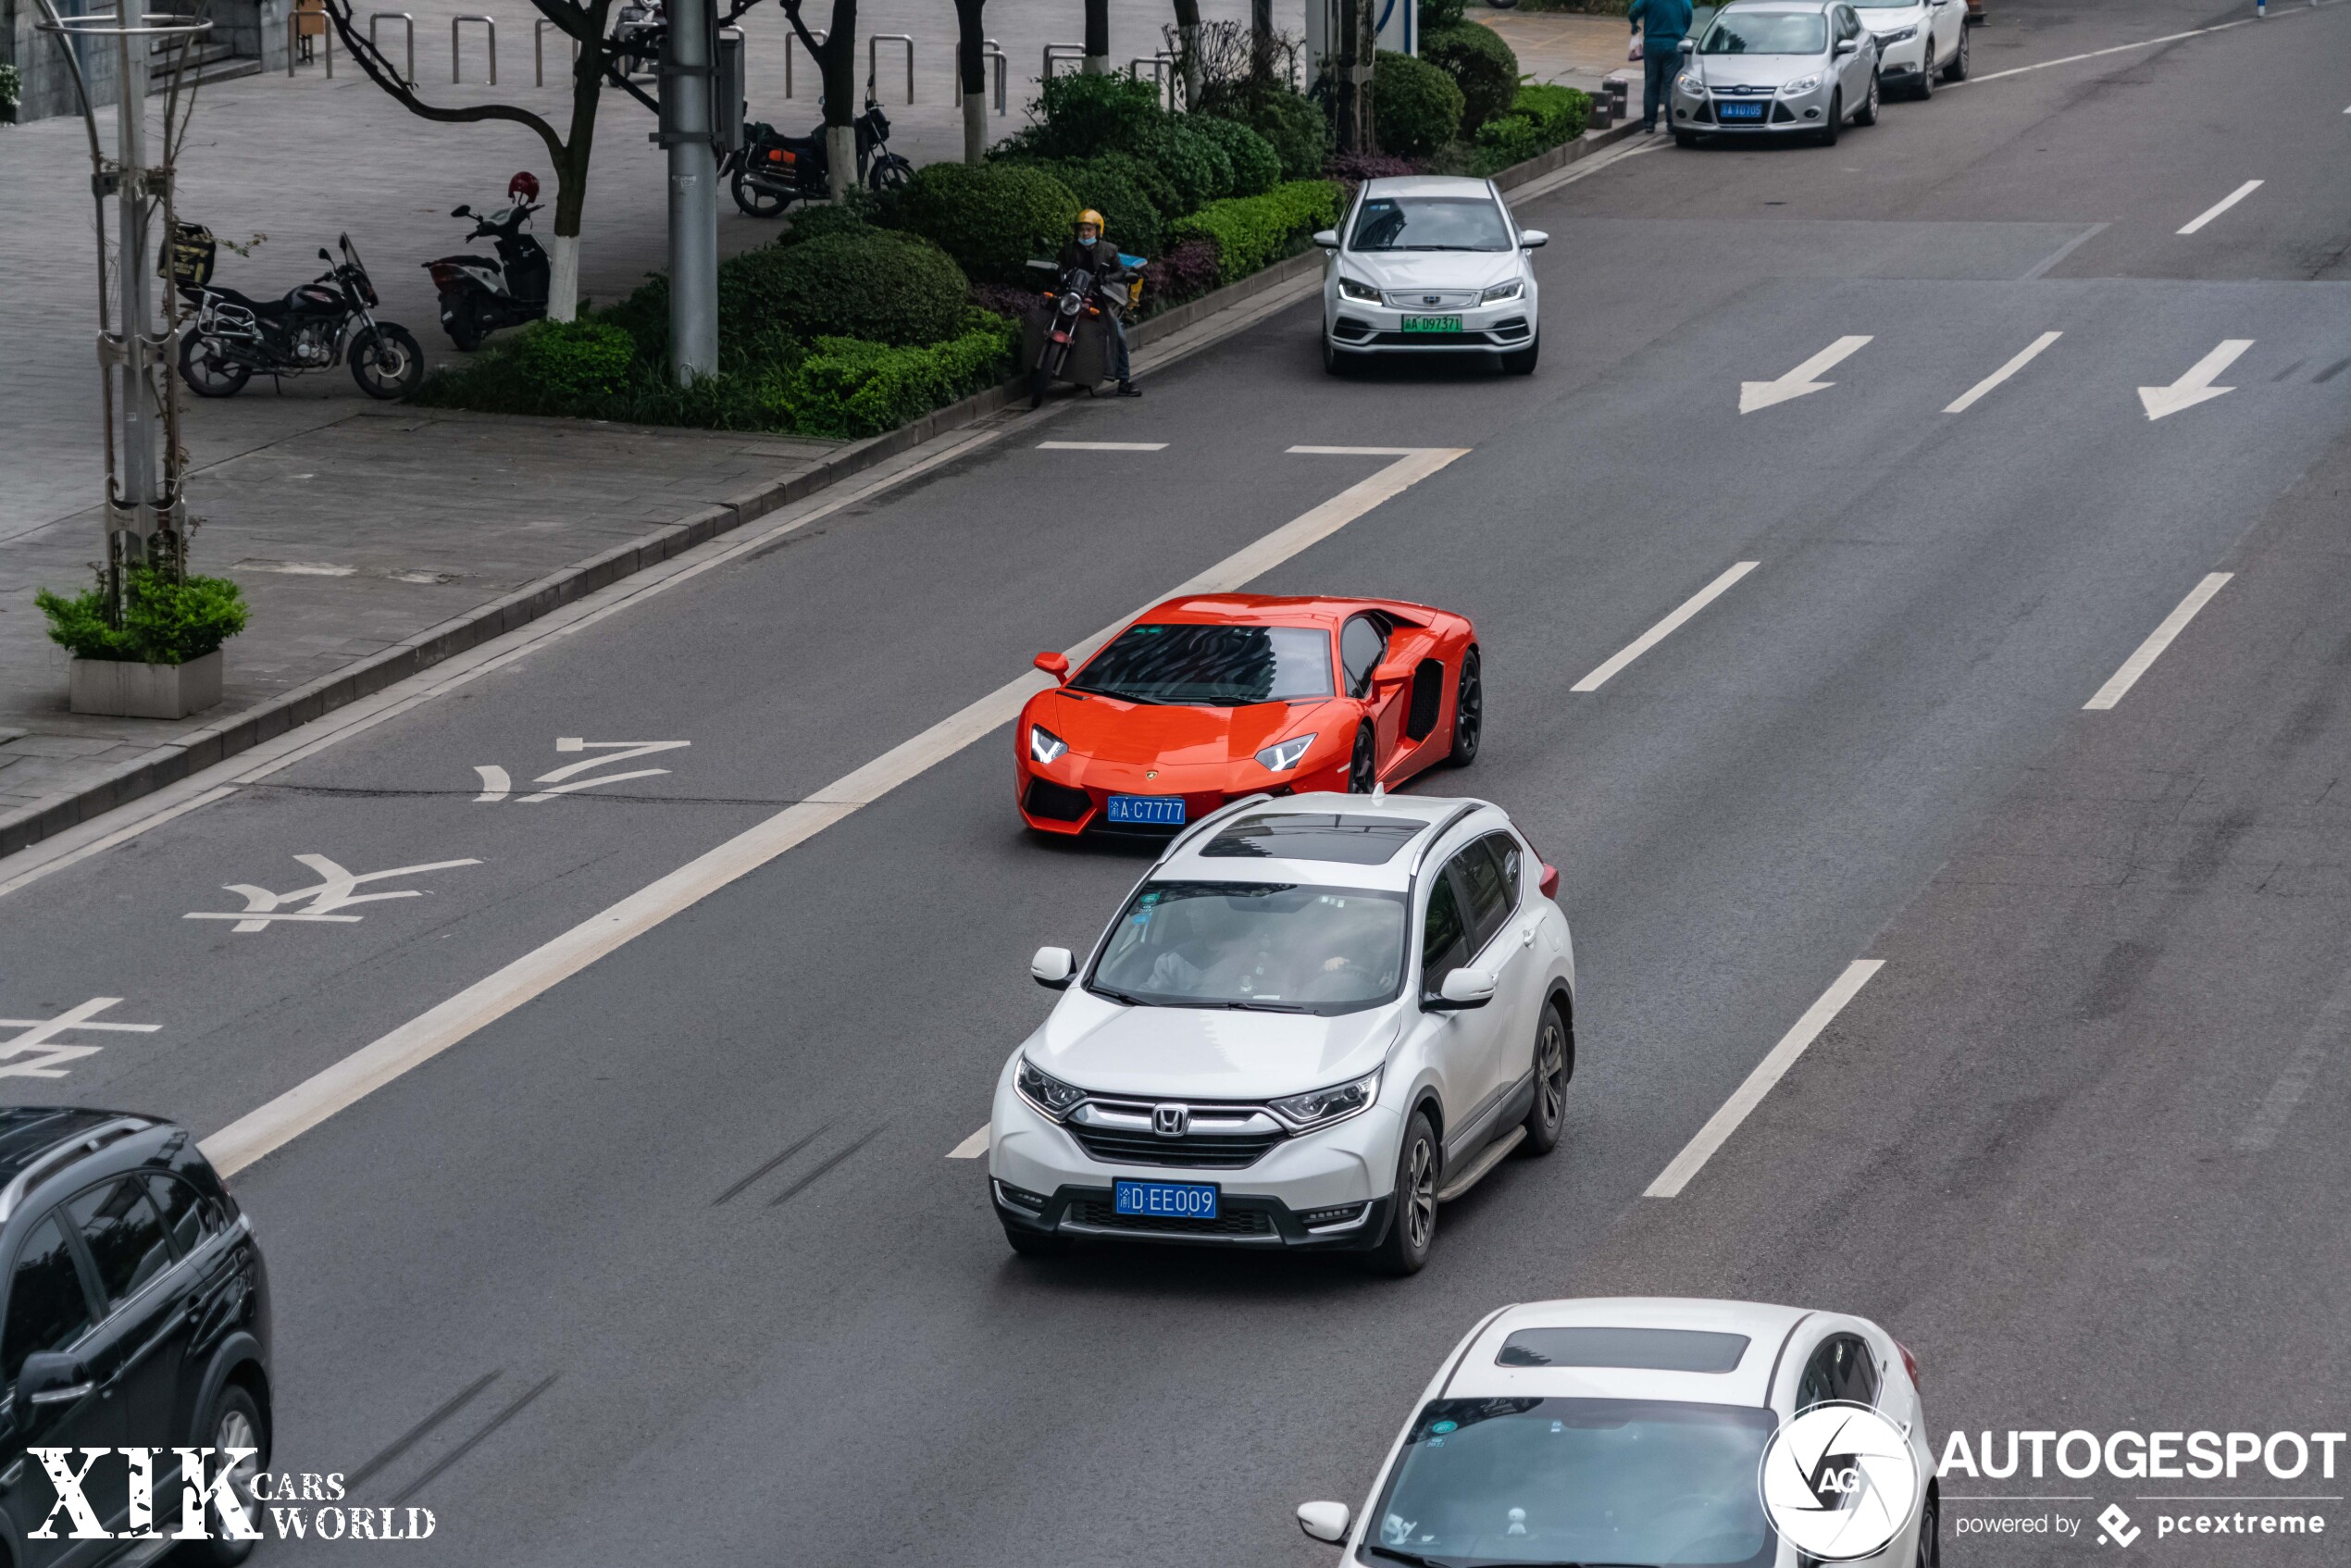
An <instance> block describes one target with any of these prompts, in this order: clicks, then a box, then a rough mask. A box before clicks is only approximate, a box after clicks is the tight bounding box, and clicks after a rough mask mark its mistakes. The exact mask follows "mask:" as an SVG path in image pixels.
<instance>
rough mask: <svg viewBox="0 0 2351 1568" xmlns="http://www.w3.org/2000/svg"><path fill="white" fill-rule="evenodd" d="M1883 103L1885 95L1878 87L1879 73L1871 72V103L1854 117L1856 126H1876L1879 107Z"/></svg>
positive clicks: (1862, 107)
mask: <svg viewBox="0 0 2351 1568" xmlns="http://www.w3.org/2000/svg"><path fill="white" fill-rule="evenodd" d="M1883 101H1884V94H1883V93H1882V92H1881V90H1880V89H1879V87H1878V80H1877V72H1875V71H1872V72H1870V96H1869V101H1868V102H1866V103H1864V104H1863V105H1862V106H1861V112H1860V114H1857V115H1855V116H1854V117H1853V123H1854V124H1856V125H1875V124H1876V123H1877V110H1878V105H1879V104H1880V103H1881V102H1883Z"/></svg>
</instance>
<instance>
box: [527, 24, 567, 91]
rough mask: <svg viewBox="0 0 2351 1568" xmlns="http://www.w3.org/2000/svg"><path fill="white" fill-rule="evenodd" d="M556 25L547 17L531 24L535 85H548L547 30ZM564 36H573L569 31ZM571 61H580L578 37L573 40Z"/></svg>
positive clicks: (531, 70) (531, 52)
mask: <svg viewBox="0 0 2351 1568" xmlns="http://www.w3.org/2000/svg"><path fill="white" fill-rule="evenodd" d="M555 25H556V24H555V23H554V22H553V21H550V20H549V19H547V18H545V17H541V18H540V19H538V20H537V21H536V22H533V23H532V24H531V28H530V74H531V76H532V78H533V83H532V84H533V85H534V86H539V87H544V86H546V85H547V50H546V41H547V30H548V29H549V28H551V27H554V26H555ZM564 36H565V37H566V38H570V37H571V35H570V34H569V33H566V34H564ZM571 63H572V64H573V65H575V66H576V65H578V63H579V40H578V39H577V38H572V40H571Z"/></svg>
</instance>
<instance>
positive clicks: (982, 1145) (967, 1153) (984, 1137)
mask: <svg viewBox="0 0 2351 1568" xmlns="http://www.w3.org/2000/svg"><path fill="white" fill-rule="evenodd" d="M987 1152H988V1129H987V1128H986V1127H982V1128H980V1129H979V1130H978V1131H977V1132H976V1133H974V1134H972V1135H971V1136H970V1137H969V1138H967V1139H964V1141H963V1142H961V1143H958V1144H957V1145H955V1147H954V1148H952V1149H950V1150H949V1151H947V1157H948V1158H949V1159H951V1160H976V1159H978V1158H979V1157H980V1156H981V1155H982V1154H985V1153H987Z"/></svg>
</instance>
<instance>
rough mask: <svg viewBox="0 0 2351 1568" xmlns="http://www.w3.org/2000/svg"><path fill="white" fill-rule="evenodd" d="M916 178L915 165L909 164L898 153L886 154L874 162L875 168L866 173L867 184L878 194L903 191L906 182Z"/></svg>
mask: <svg viewBox="0 0 2351 1568" xmlns="http://www.w3.org/2000/svg"><path fill="white" fill-rule="evenodd" d="M913 178H914V165H913V164H910V163H908V162H907V161H906V160H905V159H904V158H902V157H900V156H898V155H897V154H896V153H884V154H883V155H882V156H880V157H878V158H877V159H875V160H874V166H873V168H869V169H867V170H866V171H865V183H866V184H867V185H870V186H871V187H873V189H874V191H875V192H876V193H882V192H888V191H903V190H904V189H905V188H906V181H907V180H911V179H913Z"/></svg>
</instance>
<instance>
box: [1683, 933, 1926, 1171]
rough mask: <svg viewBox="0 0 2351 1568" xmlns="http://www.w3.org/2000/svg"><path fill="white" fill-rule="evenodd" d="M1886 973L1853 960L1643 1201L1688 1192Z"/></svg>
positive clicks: (1876, 962)
mask: <svg viewBox="0 0 2351 1568" xmlns="http://www.w3.org/2000/svg"><path fill="white" fill-rule="evenodd" d="M1883 968H1885V959H1883V958H1857V959H1855V960H1854V961H1853V962H1852V963H1850V964H1847V965H1846V966H1845V973H1844V974H1842V975H1839V976H1838V977H1836V983H1835V985H1833V986H1831V987H1829V989H1827V990H1825V991H1822V993H1821V1000H1820V1001H1818V1002H1814V1003H1813V1004H1812V1005H1811V1006H1810V1007H1809V1008H1807V1009H1806V1010H1805V1013H1804V1016H1803V1017H1801V1018H1798V1019H1797V1021H1796V1027H1794V1028H1792V1029H1790V1030H1788V1032H1787V1033H1785V1034H1784V1035H1782V1036H1781V1037H1780V1043H1779V1044H1777V1045H1775V1046H1773V1047H1772V1052H1771V1054H1770V1055H1768V1056H1766V1057H1764V1058H1763V1060H1762V1061H1760V1062H1758V1063H1757V1064H1755V1071H1753V1072H1751V1073H1749V1074H1748V1076H1747V1081H1746V1082H1745V1083H1743V1084H1741V1085H1739V1087H1738V1090H1737V1092H1736V1093H1735V1094H1733V1095H1732V1096H1731V1098H1730V1099H1728V1100H1726V1101H1723V1108H1722V1109H1721V1110H1719V1111H1717V1112H1715V1113H1714V1114H1713V1115H1711V1116H1710V1117H1709V1118H1707V1123H1706V1125H1705V1126H1702V1127H1700V1128H1698V1136H1697V1137H1696V1138H1693V1139H1690V1141H1689V1142H1688V1144H1687V1145H1686V1146H1685V1147H1684V1148H1683V1150H1682V1151H1681V1152H1680V1153H1679V1154H1676V1155H1674V1156H1673V1164H1670V1165H1668V1166H1666V1167H1665V1169H1664V1170H1662V1171H1661V1172H1659V1173H1658V1177H1657V1179H1656V1180H1655V1181H1653V1182H1651V1183H1649V1185H1648V1191H1646V1192H1644V1193H1642V1194H1641V1196H1642V1197H1644V1198H1672V1197H1674V1196H1677V1195H1678V1194H1679V1193H1680V1192H1681V1190H1682V1188H1685V1187H1687V1186H1688V1185H1689V1184H1690V1178H1691V1177H1692V1176H1696V1175H1698V1172H1699V1171H1700V1170H1701V1169H1702V1168H1704V1166H1705V1164H1706V1162H1707V1161H1708V1160H1710V1159H1711V1158H1712V1157H1713V1154H1714V1151H1716V1150H1717V1149H1720V1148H1722V1147H1723V1143H1724V1142H1725V1141H1726V1140H1727V1139H1729V1138H1730V1136H1731V1134H1733V1133H1735V1132H1736V1131H1737V1130H1738V1126H1739V1124H1740V1123H1741V1122H1743V1121H1745V1120H1747V1117H1748V1113H1749V1112H1750V1111H1753V1110H1754V1109H1755V1108H1756V1106H1758V1105H1760V1104H1761V1103H1762V1101H1763V1097H1764V1096H1765V1095H1767V1094H1769V1093H1771V1092H1772V1086H1773V1085H1774V1084H1776V1083H1778V1082H1779V1081H1780V1079H1782V1078H1783V1077H1785V1076H1787V1070H1788V1069H1789V1068H1790V1067H1793V1066H1795V1065H1796V1059H1797V1057H1799V1056H1801V1055H1803V1054H1804V1051H1805V1048H1806V1047H1807V1046H1810V1044H1811V1043H1812V1042H1813V1041H1814V1040H1816V1039H1819V1038H1820V1036H1821V1031H1822V1029H1825V1028H1827V1027H1829V1023H1830V1020H1832V1019H1834V1018H1835V1016H1836V1015H1837V1014H1839V1013H1841V1012H1843V1011H1844V1010H1845V1004H1846V1003H1847V1002H1850V1001H1852V1000H1853V998H1854V995H1855V993H1857V992H1858V991H1860V989H1861V988H1862V987H1863V986H1865V985H1868V984H1869V983H1870V977H1871V976H1872V975H1874V974H1876V973H1877V972H1878V971H1879V970H1880V969H1883Z"/></svg>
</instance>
